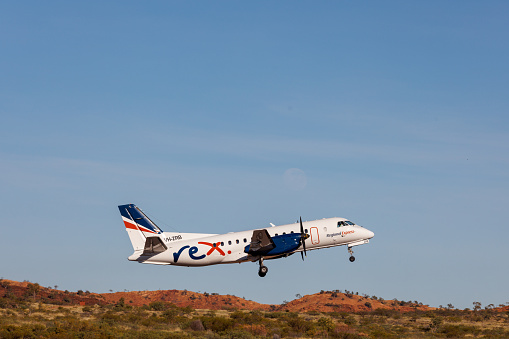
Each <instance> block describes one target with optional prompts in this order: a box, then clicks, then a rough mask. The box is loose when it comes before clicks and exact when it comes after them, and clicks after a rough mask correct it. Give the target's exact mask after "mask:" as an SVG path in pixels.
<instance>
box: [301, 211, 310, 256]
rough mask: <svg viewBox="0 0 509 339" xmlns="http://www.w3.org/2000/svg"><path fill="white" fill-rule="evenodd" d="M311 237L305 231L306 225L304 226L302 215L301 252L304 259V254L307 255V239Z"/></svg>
mask: <svg viewBox="0 0 509 339" xmlns="http://www.w3.org/2000/svg"><path fill="white" fill-rule="evenodd" d="M307 238H309V234H307V233H304V227H303V226H302V217H300V243H301V244H302V248H303V251H302V252H300V255H301V257H302V260H304V256H306V257H307V254H306V239H307Z"/></svg>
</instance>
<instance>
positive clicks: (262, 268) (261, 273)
mask: <svg viewBox="0 0 509 339" xmlns="http://www.w3.org/2000/svg"><path fill="white" fill-rule="evenodd" d="M268 271H269V268H268V267H267V266H265V265H263V258H260V269H259V270H258V275H259V276H260V277H262V278H263V277H265V276H266V275H267V272H268Z"/></svg>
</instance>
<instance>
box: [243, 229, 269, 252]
mask: <svg viewBox="0 0 509 339" xmlns="http://www.w3.org/2000/svg"><path fill="white" fill-rule="evenodd" d="M275 247H276V245H275V244H274V241H273V240H272V238H271V236H270V235H269V232H267V230H254V231H253V236H252V237H251V244H249V251H248V253H249V254H251V255H262V254H266V253H267V252H269V251H270V250H272V249H274V248H275Z"/></svg>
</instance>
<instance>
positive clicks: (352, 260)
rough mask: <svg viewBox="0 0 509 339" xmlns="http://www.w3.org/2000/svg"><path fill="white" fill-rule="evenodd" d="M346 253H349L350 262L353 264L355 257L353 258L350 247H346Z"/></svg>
mask: <svg viewBox="0 0 509 339" xmlns="http://www.w3.org/2000/svg"><path fill="white" fill-rule="evenodd" d="M348 253H350V262H354V261H355V257H354V256H353V250H352V248H351V247H348Z"/></svg>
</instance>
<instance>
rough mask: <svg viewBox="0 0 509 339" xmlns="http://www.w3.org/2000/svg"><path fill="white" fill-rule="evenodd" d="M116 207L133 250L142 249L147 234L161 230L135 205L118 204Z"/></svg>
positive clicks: (158, 232)
mask: <svg viewBox="0 0 509 339" xmlns="http://www.w3.org/2000/svg"><path fill="white" fill-rule="evenodd" d="M118 209H119V210H120V215H121V216H122V220H123V221H124V225H125V228H126V231H127V234H129V239H131V243H132V245H133V248H134V250H135V251H141V250H143V249H144V247H145V242H146V238H147V236H148V237H150V236H153V235H155V234H161V233H162V232H163V231H161V229H160V228H159V227H157V225H156V224H154V223H153V222H152V220H150V219H149V218H148V217H147V216H146V215H145V213H143V212H142V211H141V210H140V209H139V208H138V207H137V206H136V205H134V204H128V205H120V206H118Z"/></svg>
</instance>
